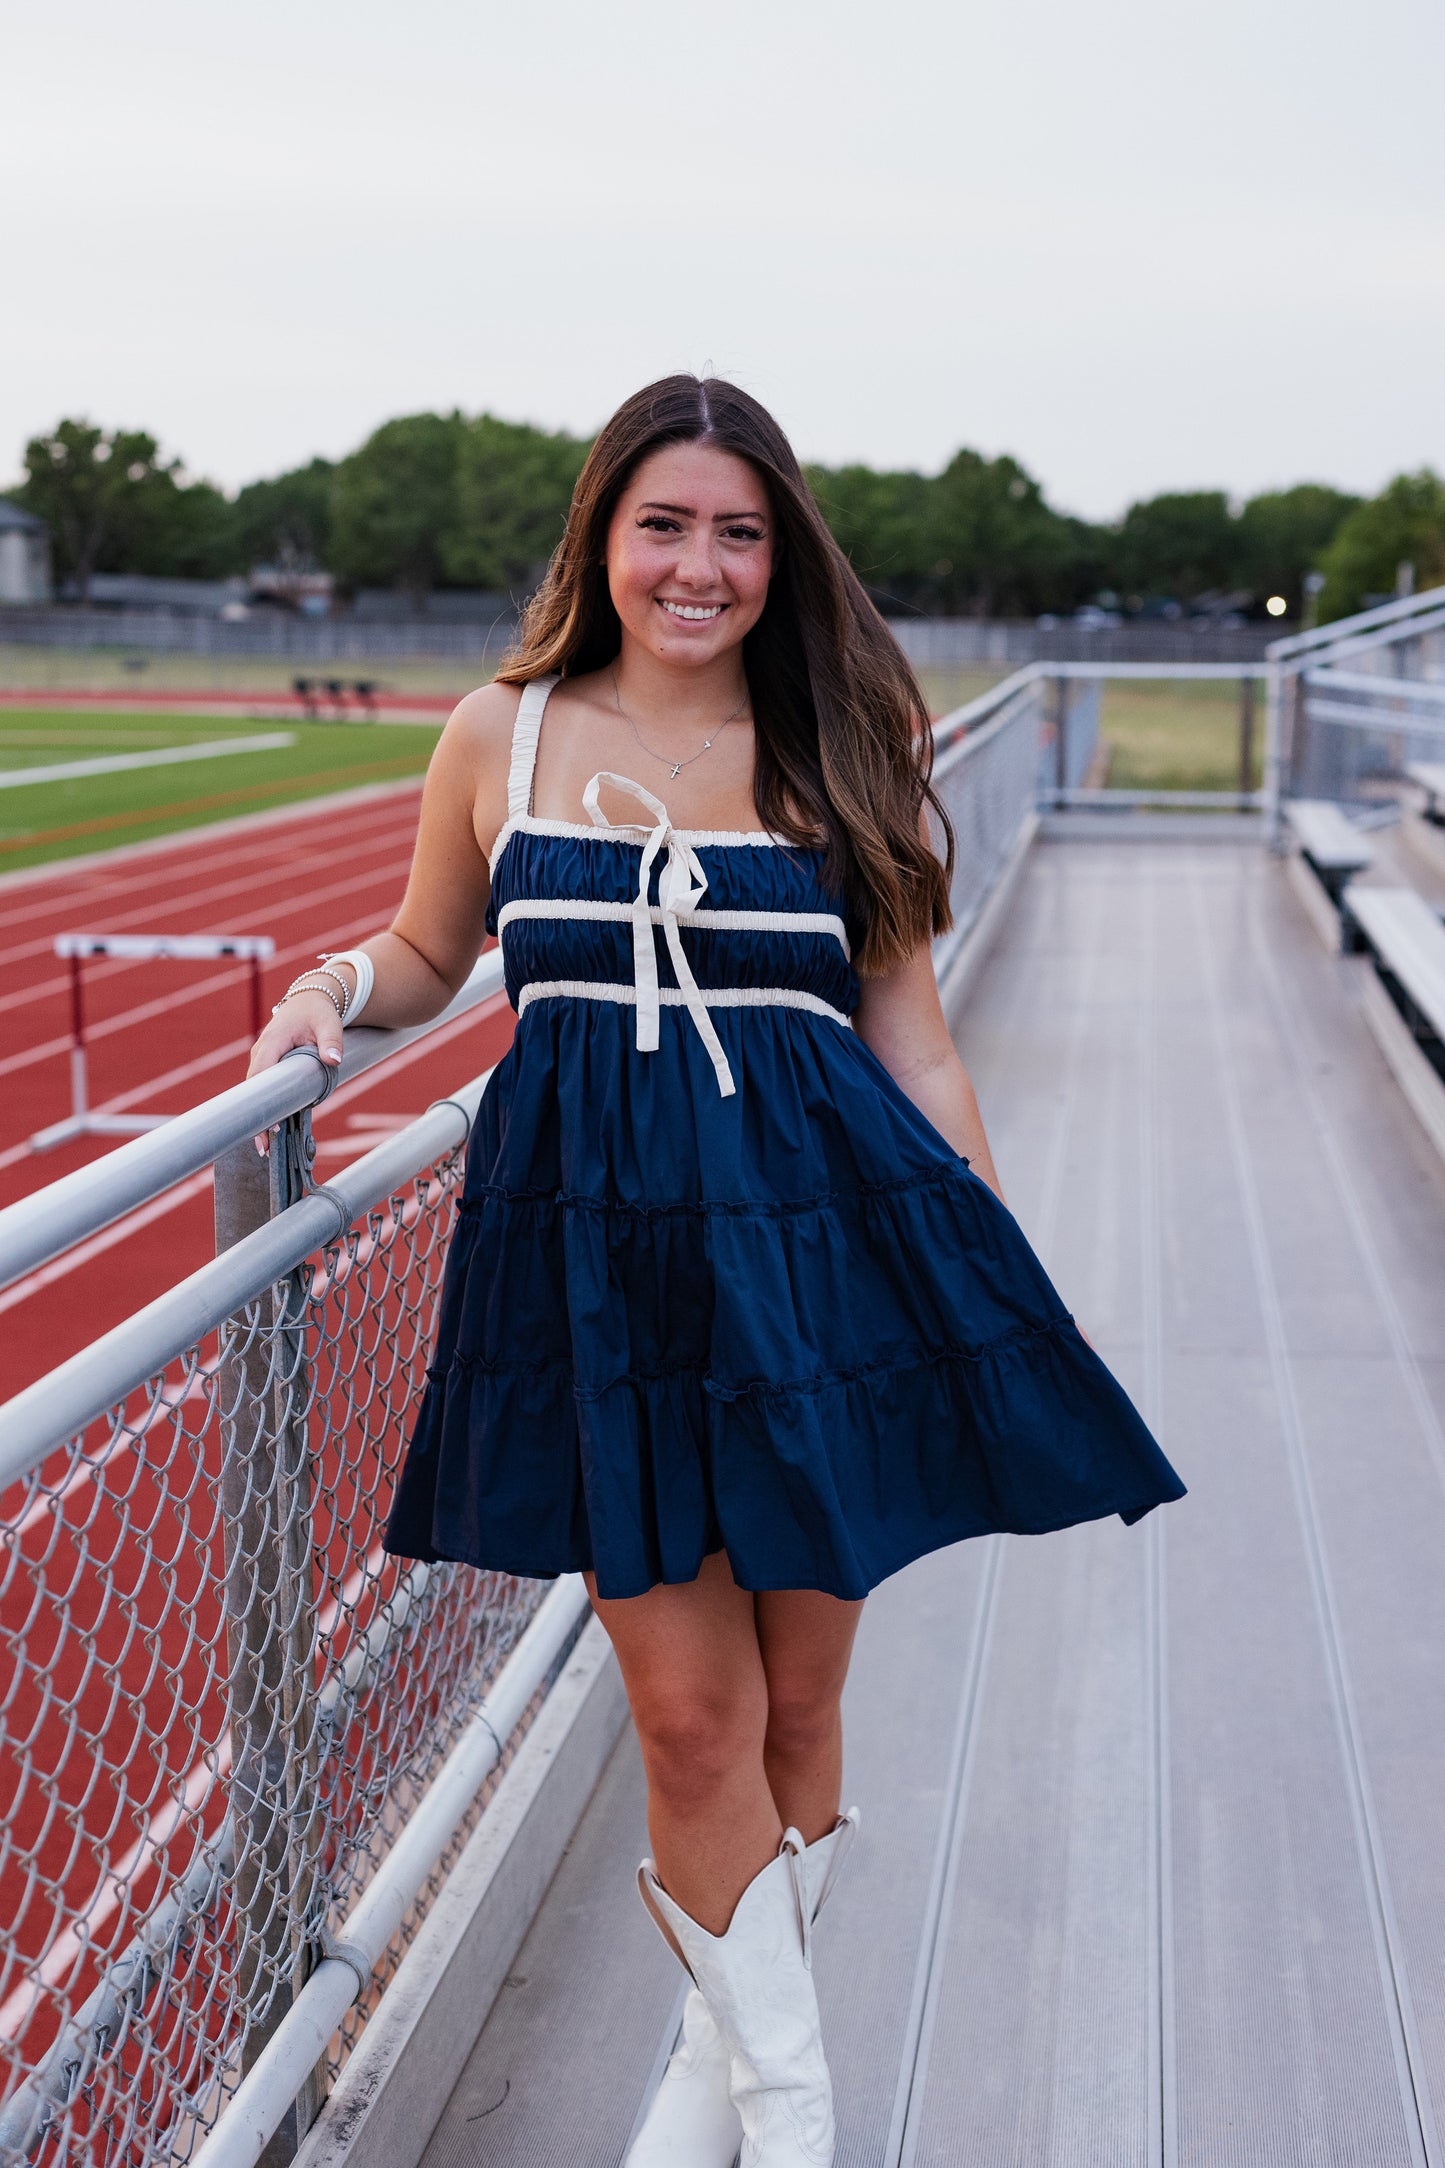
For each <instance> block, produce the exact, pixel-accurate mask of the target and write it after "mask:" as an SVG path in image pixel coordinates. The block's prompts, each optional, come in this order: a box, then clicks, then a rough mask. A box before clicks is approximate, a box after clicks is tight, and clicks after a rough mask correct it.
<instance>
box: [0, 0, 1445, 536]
mask: <svg viewBox="0 0 1445 2168" xmlns="http://www.w3.org/2000/svg"><path fill="white" fill-rule="evenodd" d="M5 50H6V67H5V72H6V76H7V91H6V99H5V120H4V125H3V129H0V162H3V188H4V198H3V203H4V210H3V222H4V232H5V258H6V269H7V274H8V275H7V277H6V280H5V288H6V301H7V304H8V305H7V307H6V310H5V314H6V317H7V319H8V327H7V330H6V333H5V337H4V341H3V347H0V478H3V475H4V473H6V472H9V473H16V472H18V471H19V465H20V457H21V453H22V450H23V446H24V443H25V439H26V438H27V437H28V436H30V435H32V434H34V433H35V432H36V431H38V430H41V429H44V428H46V427H47V426H49V425H50V424H51V423H53V422H54V421H55V420H56V419H57V418H58V417H59V416H60V415H61V414H85V415H88V416H90V417H91V418H92V419H94V420H96V421H100V422H103V423H105V424H107V425H110V424H117V423H125V424H128V425H132V426H140V427H145V428H149V429H151V430H153V431H154V432H155V433H156V434H157V435H158V436H160V438H161V439H162V441H163V443H164V444H165V446H166V447H167V449H168V450H170V451H172V452H179V453H181V454H183V455H184V456H185V458H186V460H187V461H188V463H189V464H190V466H191V468H192V469H193V470H194V471H196V472H199V473H202V474H206V475H209V476H210V477H211V478H213V479H214V480H216V481H218V482H220V483H222V484H224V485H226V486H227V487H234V486H235V485H237V484H239V483H241V482H243V481H246V480H249V479H251V478H252V477H254V476H257V475H261V474H268V473H274V472H277V471H278V470H280V469H281V468H284V467H287V466H291V465H294V464H296V463H298V462H300V461H302V460H304V459H306V458H309V457H310V456H311V455H312V454H313V453H315V452H325V453H328V454H332V455H336V454H339V453H342V452H345V451H347V450H348V449H349V448H351V447H352V446H353V445H355V444H356V443H357V442H358V441H359V440H360V439H361V438H362V437H363V436H364V435H365V434H366V433H367V431H368V430H370V429H371V428H373V427H374V426H375V425H376V424H377V423H378V422H380V421H382V420H384V419H386V418H387V417H388V416H390V415H393V414H399V413H407V412H414V411H416V410H417V409H420V408H425V407H437V408H450V407H453V406H460V407H462V408H463V409H465V410H467V411H469V412H474V411H477V410H479V409H481V408H484V407H485V408H490V409H491V410H492V411H493V412H495V413H498V414H503V415H507V416H509V417H512V418H515V419H519V420H530V421H535V422H539V423H542V424H545V425H546V426H548V427H553V428H556V427H567V428H571V429H575V430H578V431H588V430H591V429H593V428H595V427H596V426H597V424H598V423H599V422H600V421H601V420H602V419H603V418H604V417H605V416H606V414H607V413H608V412H609V411H610V409H611V408H612V407H613V406H614V405H615V404H616V403H617V401H618V400H619V399H620V398H621V397H623V396H624V395H625V394H626V393H627V392H629V391H630V390H632V389H634V388H635V387H636V386H637V385H638V384H639V383H641V382H644V381H646V380H647V379H648V378H649V377H652V376H656V375H660V374H662V373H664V372H665V371H667V370H670V369H676V368H688V369H703V368H705V367H707V366H708V365H711V366H712V367H713V368H714V369H715V370H716V371H717V372H718V373H719V374H723V375H730V376H733V377H736V378H737V380H738V381H739V382H741V383H743V384H745V385H746V386H747V387H748V388H749V389H750V390H751V391H753V392H755V393H756V394H757V395H758V396H759V397H760V398H762V399H764V400H765V401H767V402H768V403H769V404H770V405H771V406H772V407H773V408H774V409H775V411H776V412H777V413H778V415H779V418H780V419H781V420H782V421H783V423H784V425H785V426H786V427H787V428H788V430H789V431H790V433H791V435H792V437H793V440H794V443H795V444H796V446H797V448H798V450H799V452H800V453H801V454H802V456H804V457H805V458H806V457H813V458H819V459H824V460H828V461H833V462H837V461H842V460H845V459H866V460H868V461H871V462H872V463H873V464H875V465H880V464H887V465H909V466H918V467H922V468H924V469H936V468H937V467H938V466H939V465H941V464H942V462H943V461H944V460H945V459H946V458H947V457H948V456H949V454H950V453H951V452H952V451H953V450H954V449H955V448H956V447H957V446H958V445H959V444H971V445H975V446H977V447H978V448H979V449H981V450H983V451H985V452H989V453H994V452H1000V451H1011V452H1013V453H1015V454H1016V455H1017V456H1018V457H1019V458H1021V459H1022V460H1023V461H1024V462H1025V464H1026V465H1027V466H1028V467H1029V468H1030V469H1031V470H1032V471H1033V472H1034V473H1036V474H1037V475H1038V476H1039V477H1040V479H1041V480H1042V481H1043V483H1044V485H1045V487H1046V489H1047V490H1048V492H1049V495H1050V496H1051V498H1052V499H1053V500H1054V501H1055V502H1056V503H1058V504H1060V505H1062V506H1064V507H1066V508H1069V509H1072V510H1076V511H1079V512H1083V513H1086V514H1089V515H1091V516H1094V517H1105V516H1109V515H1112V514H1114V513H1117V512H1118V511H1120V510H1122V508H1123V506H1124V505H1125V504H1126V503H1127V502H1128V501H1129V500H1130V499H1131V498H1133V497H1136V496H1140V495H1147V494H1151V493H1152V492H1154V491H1156V490H1161V489H1170V488H1190V487H1204V486H1214V487H1220V486H1222V487H1225V488H1228V489H1230V490H1232V491H1235V492H1238V493H1240V494H1248V493H1249V492H1252V491H1254V490H1257V489H1261V488H1267V487H1271V486H1273V485H1277V484H1285V483H1289V482H1292V481H1296V480H1300V479H1303V478H1317V479H1320V480H1326V481H1332V482H1336V483H1340V484H1343V485H1346V486H1348V487H1351V488H1354V489H1359V490H1364V491H1372V490H1374V489H1376V488H1378V487H1379V486H1380V484H1381V483H1382V482H1383V481H1384V480H1385V479H1386V478H1387V477H1388V476H1389V475H1390V474H1392V473H1394V472H1397V471H1398V470H1399V469H1401V468H1405V467H1418V466H1420V465H1421V464H1423V463H1425V462H1427V461H1428V462H1431V463H1433V464H1434V465H1436V466H1437V467H1441V468H1445V396H1442V382H1445V124H1442V91H1445V4H1442V0H1370V4H1369V6H1368V7H1365V6H1361V5H1360V4H1358V0H1349V4H1346V0H1309V4H1306V0H1211V4H1210V5H1208V6H1192V7H1182V6H1179V5H1178V4H1177V0H1175V4H1171V0H1092V4H1091V5H1087V6H1085V5H1082V4H1080V0H1007V4H1006V0H989V4H988V5H981V4H979V0H873V4H870V5H861V4H859V0H806V4H804V0H714V4H713V5H711V6H709V7H705V8H702V7H698V6H696V5H688V6H679V5H676V4H674V5H670V6H662V5H660V4H656V0H613V4H612V5H610V6H609V5H604V4H599V0H541V4H539V0H511V4H510V5H507V6H500V5H497V4H495V0H405V4H402V0H390V4H388V5H380V4H377V0H345V4H344V5H343V4H342V0H285V4H282V0H249V4H248V5H247V6H246V7H244V8H238V7H222V6H220V5H216V4H206V0H200V4H198V0H185V4H182V0H132V4H130V5H128V6H124V7H118V6H116V5H115V0H69V4H68V5H67V6H65V7H64V8H59V7H50V8H40V7H33V6H32V7H29V8H27V9H26V10H25V11H24V13H23V14H22V13H21V11H20V10H19V8H18V7H14V6H12V7H11V8H10V9H8V10H7V28H6V32H5Z"/></svg>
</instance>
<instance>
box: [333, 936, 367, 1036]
mask: <svg viewBox="0 0 1445 2168" xmlns="http://www.w3.org/2000/svg"><path fill="white" fill-rule="evenodd" d="M321 961H322V963H323V964H350V966H351V968H352V970H353V971H354V972H355V973H356V992H355V993H354V994H353V995H352V997H351V999H350V1000H349V1001H348V1002H347V1004H346V1007H345V1009H344V1011H343V1012H342V1022H343V1023H347V1024H354V1023H355V1022H356V1019H357V1018H358V1016H360V1014H361V1012H362V1010H363V1009H364V1008H365V1007H366V1004H367V1002H368V1001H370V999H371V989H372V987H373V986H374V985H375V984H376V966H375V964H374V963H373V962H372V960H371V958H370V957H369V956H368V955H367V953H366V951H365V949H328V950H327V951H326V953H325V954H324V955H323V956H322V958H321Z"/></svg>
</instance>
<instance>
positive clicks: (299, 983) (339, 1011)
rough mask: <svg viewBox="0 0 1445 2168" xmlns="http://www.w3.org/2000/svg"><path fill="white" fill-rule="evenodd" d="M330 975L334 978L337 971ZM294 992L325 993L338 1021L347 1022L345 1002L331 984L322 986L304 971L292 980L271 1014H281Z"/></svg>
mask: <svg viewBox="0 0 1445 2168" xmlns="http://www.w3.org/2000/svg"><path fill="white" fill-rule="evenodd" d="M330 976H331V977H333V978H334V977H335V976H336V974H335V972H332V973H331V974H330ZM293 994H324V995H325V996H326V999H327V1000H328V1001H329V1002H330V1003H331V1006H332V1008H333V1009H335V1011H336V1018H337V1022H338V1023H342V1024H344V1023H345V1022H346V1004H345V1002H343V1001H341V1000H339V999H338V997H337V996H336V995H335V994H334V993H333V992H332V991H331V988H330V987H329V986H322V985H321V984H320V983H319V982H318V981H317V980H315V979H308V978H307V976H306V974H305V972H304V971H303V973H302V974H301V976H300V978H299V979H293V980H292V982H291V984H290V985H289V986H288V987H287V989H286V991H285V993H284V994H283V995H282V996H281V999H280V1000H279V1001H278V1002H277V1003H276V1005H275V1007H274V1008H273V1009H272V1011H271V1014H272V1015H273V1016H279V1015H280V1014H281V1011H282V1010H283V1009H284V1008H285V1006H286V1004H287V1002H288V1001H289V1000H290V999H291V996H292V995H293Z"/></svg>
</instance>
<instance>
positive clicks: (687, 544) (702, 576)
mask: <svg viewBox="0 0 1445 2168" xmlns="http://www.w3.org/2000/svg"><path fill="white" fill-rule="evenodd" d="M715 570H716V567H715V561H714V555H713V540H712V536H711V535H710V534H708V533H707V532H706V531H705V530H704V529H703V528H696V529H694V531H693V532H692V533H691V534H690V535H688V536H686V537H685V539H684V541H683V545H682V548H681V550H680V552H679V553H678V559H677V576H678V578H679V579H681V580H686V581H687V582H688V584H689V585H690V586H693V587H711V585H712V583H713V578H714V576H715Z"/></svg>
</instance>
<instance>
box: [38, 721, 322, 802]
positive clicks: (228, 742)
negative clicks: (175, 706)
mask: <svg viewBox="0 0 1445 2168" xmlns="http://www.w3.org/2000/svg"><path fill="white" fill-rule="evenodd" d="M295 743H296V733H295V731H294V730H268V731H264V732H263V733H262V734H261V735H260V736H259V737H254V738H216V739H214V740H213V741H212V742H211V743H210V744H209V745H161V746H156V747H155V748H154V749H153V750H152V751H150V752H148V753H96V754H94V755H92V757H91V758H90V759H89V760H52V761H47V762H46V763H45V765H44V766H43V767H39V768H0V790H22V789H23V788H24V786H25V785H26V784H27V783H68V782H70V781H71V780H72V778H74V777H76V776H82V775H119V774H121V772H122V771H123V770H124V769H127V768H174V767H178V766H180V765H182V764H183V763H184V762H186V761H188V760H224V759H225V757H226V755H227V754H228V753H276V752H280V751H282V750H284V748H285V747H287V746H289V745H294V744H295Z"/></svg>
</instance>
